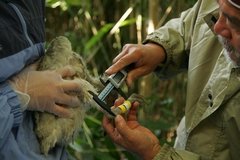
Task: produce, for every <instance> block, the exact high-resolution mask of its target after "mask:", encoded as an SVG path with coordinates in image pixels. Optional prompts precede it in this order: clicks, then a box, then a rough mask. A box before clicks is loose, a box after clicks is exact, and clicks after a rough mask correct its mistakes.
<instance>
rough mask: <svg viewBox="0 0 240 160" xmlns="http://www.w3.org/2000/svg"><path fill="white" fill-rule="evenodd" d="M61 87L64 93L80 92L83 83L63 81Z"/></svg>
mask: <svg viewBox="0 0 240 160" xmlns="http://www.w3.org/2000/svg"><path fill="white" fill-rule="evenodd" d="M61 87H62V89H63V91H80V90H81V88H82V82H80V81H79V80H77V79H75V80H64V79H62V82H61Z"/></svg>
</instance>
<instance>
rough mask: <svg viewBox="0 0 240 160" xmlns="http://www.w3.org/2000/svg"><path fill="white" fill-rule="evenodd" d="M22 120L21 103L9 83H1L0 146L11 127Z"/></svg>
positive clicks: (17, 124)
mask: <svg viewBox="0 0 240 160" xmlns="http://www.w3.org/2000/svg"><path fill="white" fill-rule="evenodd" d="M21 121H22V111H21V103H20V101H19V99H18V96H17V94H16V93H15V92H14V91H13V89H12V87H11V86H10V85H8V83H6V82H3V83H0V132H1V134H0V148H1V147H2V145H3V144H4V142H5V140H6V139H7V137H8V136H9V133H10V132H11V129H12V128H14V127H18V126H19V125H20V123H21Z"/></svg>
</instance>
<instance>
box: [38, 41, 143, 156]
mask: <svg viewBox="0 0 240 160" xmlns="http://www.w3.org/2000/svg"><path fill="white" fill-rule="evenodd" d="M64 66H71V67H72V68H73V69H74V70H75V71H76V74H75V75H74V76H72V77H66V79H77V80H78V81H79V83H80V85H81V90H80V91H78V92H73V91H71V92H66V93H67V94H69V95H77V96H78V98H79V99H80V101H81V104H80V106H78V107H68V106H65V105H63V106H62V107H68V108H69V109H70V110H71V112H72V113H73V116H72V117H71V118H61V117H58V116H56V115H54V114H51V113H48V112H35V113H34V122H35V127H34V132H35V134H36V136H37V138H38V141H39V144H40V149H41V152H42V153H43V154H44V155H46V156H47V155H48V152H49V150H51V148H53V147H54V146H55V145H56V144H58V145H66V144H67V143H69V142H70V141H71V140H72V138H73V137H74V134H76V133H77V132H76V131H77V130H78V129H79V128H80V127H81V126H82V123H83V121H84V115H85V113H86V111H87V110H89V109H90V108H92V107H95V108H97V109H99V110H101V111H103V112H104V114H108V113H107V112H106V111H104V110H103V109H102V108H101V107H100V106H98V104H97V103H96V102H95V101H94V100H93V98H92V95H91V94H90V93H89V91H91V92H93V93H95V94H97V93H98V92H100V91H101V90H102V89H103V88H104V85H103V84H102V83H101V81H100V79H99V77H93V76H91V75H90V73H89V71H88V69H87V66H86V64H85V62H84V60H83V59H82V57H81V56H80V55H79V54H77V53H75V52H73V51H72V47H71V43H70V42H69V40H68V39H67V38H66V37H63V36H60V37H56V38H55V39H53V40H52V42H51V43H50V45H49V47H48V49H47V51H46V53H45V55H44V56H43V57H42V58H41V60H40V63H39V66H38V70H39V71H43V70H56V69H59V68H61V67H64ZM103 79H104V78H103ZM117 97H118V94H117V92H116V91H114V90H113V91H112V92H111V93H110V94H109V95H108V96H107V98H106V103H107V105H108V106H113V101H115V100H116V99H117ZM129 100H130V101H131V103H133V102H134V101H139V102H140V104H143V103H144V102H143V97H141V96H139V95H137V94H134V96H131V97H129ZM114 113H115V114H116V115H117V114H121V111H117V110H116V111H114ZM110 118H113V117H110Z"/></svg>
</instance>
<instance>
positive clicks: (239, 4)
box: [228, 0, 240, 9]
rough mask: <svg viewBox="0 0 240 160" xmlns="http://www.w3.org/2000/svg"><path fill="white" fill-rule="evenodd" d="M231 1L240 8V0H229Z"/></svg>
mask: <svg viewBox="0 0 240 160" xmlns="http://www.w3.org/2000/svg"><path fill="white" fill-rule="evenodd" d="M228 2H229V3H231V4H232V5H234V6H235V7H237V8H238V9H240V1H239V0H228Z"/></svg>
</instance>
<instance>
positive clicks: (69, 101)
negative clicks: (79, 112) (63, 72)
mask: <svg viewBox="0 0 240 160" xmlns="http://www.w3.org/2000/svg"><path fill="white" fill-rule="evenodd" d="M55 103H58V104H63V105H67V106H69V107H77V106H80V103H81V102H80V100H79V98H78V97H77V96H70V95H68V94H66V93H64V92H63V93H62V94H61V95H59V96H58V97H57V99H56V101H55Z"/></svg>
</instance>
